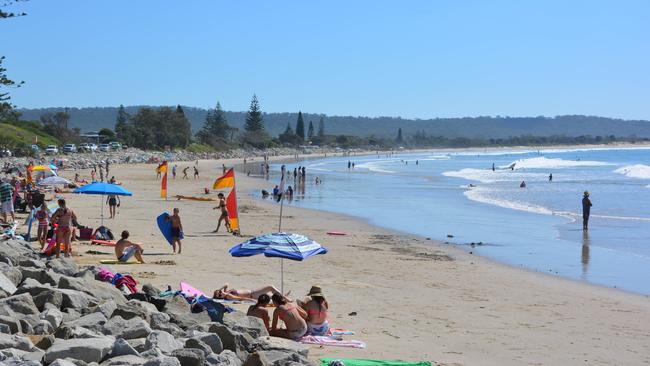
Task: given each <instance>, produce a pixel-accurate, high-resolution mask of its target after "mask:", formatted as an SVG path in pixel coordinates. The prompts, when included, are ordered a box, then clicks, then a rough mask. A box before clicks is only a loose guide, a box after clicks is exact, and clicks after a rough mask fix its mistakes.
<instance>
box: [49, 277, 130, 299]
mask: <svg viewBox="0 0 650 366" xmlns="http://www.w3.org/2000/svg"><path fill="white" fill-rule="evenodd" d="M59 288H61V289H69V290H77V291H81V292H84V293H87V294H88V295H90V296H92V297H94V298H96V299H98V300H112V301H115V302H116V303H118V304H123V303H125V302H126V299H125V298H124V295H123V294H122V292H120V290H118V289H117V288H115V286H113V285H111V284H109V283H106V282H101V281H97V280H95V279H94V277H91V276H84V277H66V276H62V277H61V279H60V280H59Z"/></svg>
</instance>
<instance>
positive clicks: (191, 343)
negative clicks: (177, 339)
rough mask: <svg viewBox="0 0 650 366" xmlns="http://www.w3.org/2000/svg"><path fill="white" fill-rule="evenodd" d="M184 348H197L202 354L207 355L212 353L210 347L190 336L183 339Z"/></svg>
mask: <svg viewBox="0 0 650 366" xmlns="http://www.w3.org/2000/svg"><path fill="white" fill-rule="evenodd" d="M185 348H192V349H198V350H200V351H201V352H203V356H206V357H207V356H208V355H209V354H211V353H212V348H210V346H208V345H207V344H206V343H205V342H203V341H202V340H200V339H196V338H190V339H188V340H186V341H185ZM181 363H182V362H181Z"/></svg>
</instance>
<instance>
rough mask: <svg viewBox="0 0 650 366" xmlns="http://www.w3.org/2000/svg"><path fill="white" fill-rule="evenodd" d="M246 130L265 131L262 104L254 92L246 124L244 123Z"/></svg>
mask: <svg viewBox="0 0 650 366" xmlns="http://www.w3.org/2000/svg"><path fill="white" fill-rule="evenodd" d="M244 129H245V130H246V132H263V131H264V119H263V118H262V112H261V111H260V104H259V102H258V101H257V96H256V95H255V94H253V99H252V100H251V106H250V109H249V110H248V114H247V115H246V124H245V125H244Z"/></svg>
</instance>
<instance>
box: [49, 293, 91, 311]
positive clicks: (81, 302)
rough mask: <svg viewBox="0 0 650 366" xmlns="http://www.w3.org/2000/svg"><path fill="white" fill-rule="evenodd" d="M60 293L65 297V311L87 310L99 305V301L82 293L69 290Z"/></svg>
mask: <svg viewBox="0 0 650 366" xmlns="http://www.w3.org/2000/svg"><path fill="white" fill-rule="evenodd" d="M58 291H59V292H61V295H62V296H63V302H62V303H61V307H62V308H63V309H66V308H73V309H85V308H87V307H89V306H94V305H96V304H97V303H98V301H97V299H95V298H94V297H92V296H90V295H88V294H86V293H83V292H81V291H76V290H69V289H59V290H58Z"/></svg>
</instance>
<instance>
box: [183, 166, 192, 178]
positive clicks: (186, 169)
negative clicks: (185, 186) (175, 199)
mask: <svg viewBox="0 0 650 366" xmlns="http://www.w3.org/2000/svg"><path fill="white" fill-rule="evenodd" d="M188 170H190V167H189V166H186V167H185V169H183V179H189V178H188V177H187V171H188Z"/></svg>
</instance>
